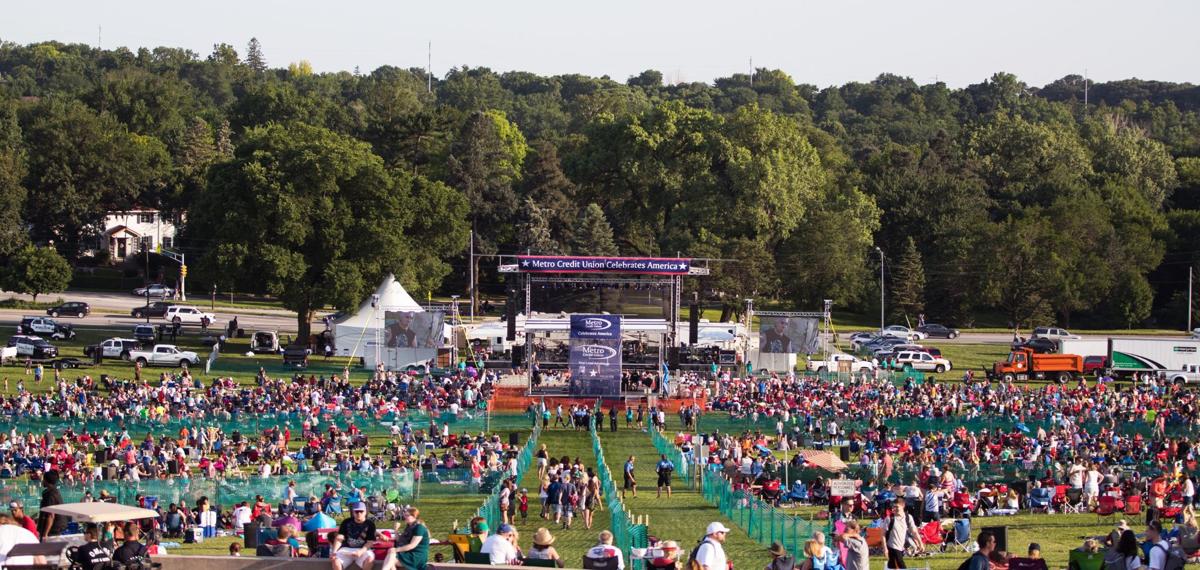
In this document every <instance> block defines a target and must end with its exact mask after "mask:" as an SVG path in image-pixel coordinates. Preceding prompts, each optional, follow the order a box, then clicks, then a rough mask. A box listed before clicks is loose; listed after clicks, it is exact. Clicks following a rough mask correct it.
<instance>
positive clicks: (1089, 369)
mask: <svg viewBox="0 0 1200 570" xmlns="http://www.w3.org/2000/svg"><path fill="white" fill-rule="evenodd" d="M1105 370H1108V357H1107V356H1085V357H1083V373H1084V375H1087V374H1097V375H1099V374H1103V373H1104V371H1105Z"/></svg>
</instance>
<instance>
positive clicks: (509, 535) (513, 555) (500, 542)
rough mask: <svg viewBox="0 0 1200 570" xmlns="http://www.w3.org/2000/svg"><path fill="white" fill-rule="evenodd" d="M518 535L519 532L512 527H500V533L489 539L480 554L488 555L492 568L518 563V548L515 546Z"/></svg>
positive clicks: (484, 543)
mask: <svg viewBox="0 0 1200 570" xmlns="http://www.w3.org/2000/svg"><path fill="white" fill-rule="evenodd" d="M516 533H517V530H516V529H515V528H513V526H512V525H510V524H502V525H500V531H499V532H497V533H496V534H493V535H491V536H489V537H487V540H484V541H483V547H482V548H480V549H479V552H480V553H481V554H486V555H488V558H489V561H490V562H491V564H492V566H507V565H509V564H512V563H513V562H516V560H517V547H516V545H514V544H513V537H514V536H516Z"/></svg>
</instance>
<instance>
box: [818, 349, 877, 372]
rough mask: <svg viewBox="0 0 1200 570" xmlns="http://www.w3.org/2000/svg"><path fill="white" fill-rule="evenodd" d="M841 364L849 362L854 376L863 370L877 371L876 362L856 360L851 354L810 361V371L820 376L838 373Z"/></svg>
mask: <svg viewBox="0 0 1200 570" xmlns="http://www.w3.org/2000/svg"><path fill="white" fill-rule="evenodd" d="M841 362H849V363H850V372H852V373H854V374H858V373H859V372H862V371H863V370H869V371H873V370H875V363H874V362H871V361H870V360H861V359H859V358H855V357H854V356H851V355H849V354H841V353H837V354H830V355H829V358H828V359H827V360H821V359H813V360H809V361H808V370H809V371H810V372H817V373H819V374H824V373H826V372H838V371H839V368H840V367H839V363H841Z"/></svg>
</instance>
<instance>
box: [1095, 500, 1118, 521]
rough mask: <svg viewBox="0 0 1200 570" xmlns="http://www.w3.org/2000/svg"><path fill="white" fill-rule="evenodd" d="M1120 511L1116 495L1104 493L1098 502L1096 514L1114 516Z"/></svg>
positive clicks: (1101, 516) (1098, 515)
mask: <svg viewBox="0 0 1200 570" xmlns="http://www.w3.org/2000/svg"><path fill="white" fill-rule="evenodd" d="M1118 511H1119V509H1118V508H1117V498H1116V497H1110V496H1108V495H1104V496H1102V497H1100V499H1099V500H1098V501H1097V502H1096V516H1097V517H1098V518H1104V517H1112V516H1114V515H1116V514H1117V512H1118Z"/></svg>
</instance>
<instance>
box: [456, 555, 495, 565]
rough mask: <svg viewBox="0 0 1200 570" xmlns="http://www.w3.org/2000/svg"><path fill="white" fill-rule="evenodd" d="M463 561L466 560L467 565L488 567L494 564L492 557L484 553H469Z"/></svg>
mask: <svg viewBox="0 0 1200 570" xmlns="http://www.w3.org/2000/svg"><path fill="white" fill-rule="evenodd" d="M463 559H464V560H466V562H467V564H484V565H488V566H490V565H491V564H492V557H491V555H489V554H484V553H482V552H468V553H466V554H464V555H463Z"/></svg>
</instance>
